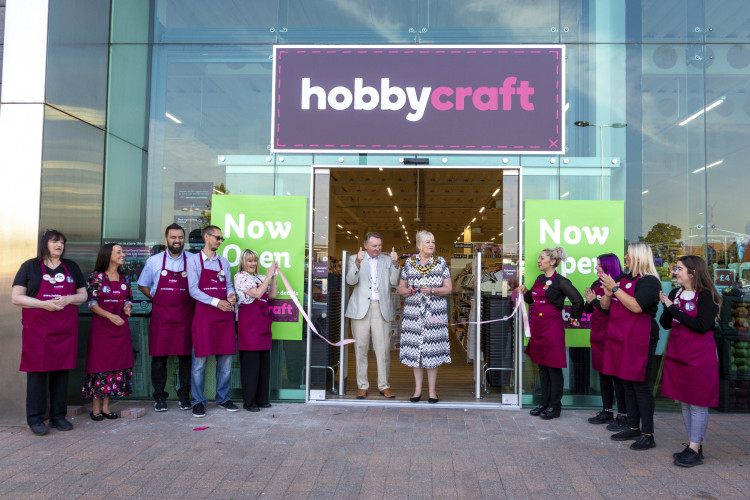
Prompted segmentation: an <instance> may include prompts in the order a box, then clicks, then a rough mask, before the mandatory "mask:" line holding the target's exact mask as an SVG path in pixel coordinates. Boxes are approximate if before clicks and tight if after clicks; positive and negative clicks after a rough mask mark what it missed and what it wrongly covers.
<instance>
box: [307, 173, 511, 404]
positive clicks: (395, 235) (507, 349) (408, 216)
mask: <svg viewBox="0 0 750 500" xmlns="http://www.w3.org/2000/svg"><path fill="white" fill-rule="evenodd" d="M518 174H519V170H518V169H517V168H507V169H506V168H498V167H493V168H466V167H464V168H451V169H446V168H406V167H404V166H400V167H399V168H377V167H368V166H360V167H351V166H348V167H344V166H342V167H339V166H321V167H314V168H313V171H312V182H311V193H310V194H311V198H312V200H313V211H312V215H311V219H312V220H311V227H312V232H311V235H310V248H311V252H310V258H309V270H308V277H309V278H308V284H309V286H308V297H309V301H308V305H307V307H308V310H309V311H310V316H311V322H312V326H315V327H316V329H317V330H318V332H319V333H320V334H321V335H322V336H323V337H325V339H326V340H328V341H330V342H333V343H335V342H337V341H339V340H341V339H345V338H350V337H351V335H350V333H349V331H350V329H351V327H350V324H349V320H348V319H346V318H345V310H346V303H347V299H348V296H349V287H348V286H347V284H346V280H345V278H344V276H345V275H346V266H347V264H348V260H349V257H350V256H351V255H356V253H357V252H358V251H359V250H360V249H361V248H362V247H363V246H364V238H365V235H366V234H367V233H368V232H371V231H375V232H378V233H379V234H380V235H381V236H382V238H381V239H382V243H383V249H382V252H383V253H385V254H389V253H390V252H391V251H395V252H396V254H397V255H398V257H399V261H400V265H403V263H404V262H405V260H406V259H408V258H411V256H413V255H415V254H416V253H417V252H418V250H417V248H416V246H415V240H416V235H417V233H418V231H420V230H427V231H429V232H431V233H432V234H433V236H434V238H435V241H436V254H437V255H439V256H441V257H443V258H444V259H445V260H446V261H447V263H448V264H449V268H450V273H451V282H452V284H453V291H452V293H451V295H450V297H449V299H448V301H447V304H448V305H447V307H448V320H449V321H448V322H449V323H451V324H450V325H449V326H448V327H447V328H448V334H449V344H450V353H451V363H449V364H444V365H442V366H441V367H440V368H439V373H438V385H437V389H438V394H439V397H440V403H439V406H441V405H448V406H452V407H465V406H473V405H478V404H479V405H483V406H484V405H491V406H493V407H498V406H502V407H509V408H512V407H518V406H519V402H520V397H519V396H520V394H519V388H520V387H521V385H520V380H519V376H520V375H519V370H518V367H519V359H520V356H519V353H520V348H519V340H520V337H518V335H517V333H516V332H517V331H518V329H517V328H516V327H515V325H516V324H515V317H513V318H510V319H507V320H505V321H493V322H491V323H482V322H484V321H488V320H498V319H501V318H503V317H504V316H509V315H510V314H511V313H512V312H513V310H514V308H513V304H512V302H511V293H512V290H513V289H514V288H515V287H516V286H517V283H518V275H519V271H520V270H519V265H520V262H519V258H518V256H519V255H520V252H521V242H520V240H519V238H518V235H519V234H520V229H519V228H520V225H521V219H520V213H519V193H520V176H519V175H518ZM381 300H382V297H381ZM387 300H391V301H392V302H393V308H394V310H395V318H394V320H393V321H392V322H391V324H390V332H389V339H388V342H387V344H388V351H389V356H390V365H389V366H390V372H389V384H390V387H391V389H392V390H393V392H394V393H395V394H396V397H395V398H394V399H386V398H384V397H382V396H379V395H378V394H379V390H378V388H377V385H376V384H377V380H378V373H377V360H376V355H375V353H374V351H373V350H372V348H371V349H370V350H369V352H368V362H367V363H366V366H367V367H366V368H365V369H364V370H362V371H366V372H367V378H368V379H369V384H370V389H369V394H368V396H367V398H366V399H365V400H358V399H356V394H357V390H358V382H357V379H358V375H357V371H356V370H357V366H356V365H357V364H358V363H360V364H361V360H360V361H357V356H356V355H355V351H354V347H353V346H354V344H348V345H344V346H341V347H338V346H331V345H330V344H328V343H327V342H326V340H323V339H321V338H320V337H319V336H318V335H316V334H314V333H311V334H310V335H309V337H308V364H307V365H308V368H307V373H308V379H307V380H309V396H308V400H312V401H324V400H336V401H340V400H346V401H348V402H351V403H352V404H410V401H409V398H410V397H411V396H412V394H413V393H414V390H415V388H414V373H413V369H412V368H410V367H408V366H406V365H403V364H402V363H400V362H399V350H400V339H401V323H402V320H403V306H404V301H403V298H402V297H400V296H399V295H398V294H397V293H396V287H395V286H392V287H391V293H390V297H389V298H388V299H387ZM360 368H361V366H360ZM426 384H427V380H426V376H425V381H424V386H423V393H426V392H427V386H426ZM425 399H426V398H423V400H422V402H425V401H424V400H425ZM412 404H413V403H412Z"/></svg>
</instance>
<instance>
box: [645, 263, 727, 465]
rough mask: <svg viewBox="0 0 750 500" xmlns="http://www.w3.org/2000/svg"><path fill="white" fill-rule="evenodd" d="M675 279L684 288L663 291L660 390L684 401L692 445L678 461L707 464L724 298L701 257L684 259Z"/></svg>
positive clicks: (688, 463) (715, 395) (683, 409)
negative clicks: (705, 453) (717, 330)
mask: <svg viewBox="0 0 750 500" xmlns="http://www.w3.org/2000/svg"><path fill="white" fill-rule="evenodd" d="M675 277H676V278H677V284H679V285H680V286H681V287H682V288H681V289H675V290H672V291H671V292H670V293H669V297H667V296H666V295H664V293H663V292H662V293H660V298H661V301H662V302H663V303H664V308H665V309H664V313H663V314H662V315H661V318H660V319H659V322H660V323H661V326H662V327H663V328H665V329H667V330H668V329H670V328H671V329H672V331H671V332H670V334H669V342H668V343H667V349H666V350H665V352H664V381H663V383H662V387H661V394H662V396H664V397H666V398H672V399H676V400H677V401H680V402H682V418H683V420H684V421H685V428H686V429H687V432H688V438H689V440H690V444H689V445H687V446H686V447H685V449H684V450H682V451H681V452H679V453H675V454H674V455H673V456H674V463H675V465H679V466H681V467H693V466H694V465H700V464H702V463H703V446H702V443H703V441H704V440H705V438H706V428H707V427H708V408H709V407H710V406H717V405H718V404H719V361H718V358H717V357H716V341H714V332H713V329H714V324H715V322H716V317H717V316H718V314H719V308H720V306H721V296H720V295H719V292H717V291H716V287H714V284H713V283H712V282H711V276H710V275H709V274H708V268H707V267H706V262H705V261H704V260H703V259H701V258H700V257H697V256H695V255H687V256H685V257H680V258H679V259H678V261H677V266H675Z"/></svg>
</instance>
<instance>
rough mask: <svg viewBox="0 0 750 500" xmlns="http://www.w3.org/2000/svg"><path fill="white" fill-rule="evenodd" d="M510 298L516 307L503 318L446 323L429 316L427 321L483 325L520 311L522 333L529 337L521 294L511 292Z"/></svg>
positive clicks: (507, 318) (503, 319) (529, 330)
mask: <svg viewBox="0 0 750 500" xmlns="http://www.w3.org/2000/svg"><path fill="white" fill-rule="evenodd" d="M511 300H513V302H515V304H516V307H515V308H514V309H513V312H512V313H510V315H508V316H505V317H504V318H497V319H488V320H486V321H460V322H458V323H448V322H446V321H442V320H439V319H437V318H435V317H434V316H433V317H431V318H428V319H427V321H429V322H430V323H440V324H441V325H448V326H456V325H484V324H487V323H495V322H497V321H508V320H509V319H511V318H512V317H513V316H515V315H516V313H518V312H519V311H520V313H519V314H520V315H521V318H522V320H523V330H524V334H525V335H526V336H527V337H531V329H530V328H529V317H528V315H527V314H526V307H525V306H524V303H523V296H522V295H521V294H519V293H517V292H513V294H512V295H511Z"/></svg>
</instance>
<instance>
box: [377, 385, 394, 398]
mask: <svg viewBox="0 0 750 500" xmlns="http://www.w3.org/2000/svg"><path fill="white" fill-rule="evenodd" d="M380 395H381V396H383V397H384V398H388V399H393V398H395V397H396V395H395V394H393V391H392V390H391V388H390V387H386V388H385V389H383V390H382V391H380Z"/></svg>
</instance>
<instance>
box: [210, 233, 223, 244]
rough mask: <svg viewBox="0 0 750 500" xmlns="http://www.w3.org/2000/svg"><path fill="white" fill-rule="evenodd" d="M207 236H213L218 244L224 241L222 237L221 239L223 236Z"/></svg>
mask: <svg viewBox="0 0 750 500" xmlns="http://www.w3.org/2000/svg"><path fill="white" fill-rule="evenodd" d="M208 235H209V236H213V237H214V238H216V241H219V242H222V241H224V237H223V236H216V235H215V234H213V233H208Z"/></svg>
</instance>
